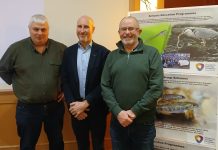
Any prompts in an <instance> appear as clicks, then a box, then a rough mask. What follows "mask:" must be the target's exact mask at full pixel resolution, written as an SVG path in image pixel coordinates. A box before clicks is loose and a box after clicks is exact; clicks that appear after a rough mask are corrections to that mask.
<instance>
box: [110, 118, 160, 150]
mask: <svg viewBox="0 0 218 150" xmlns="http://www.w3.org/2000/svg"><path fill="white" fill-rule="evenodd" d="M110 134H111V140H112V148H113V150H153V149H154V138H155V136H156V130H155V126H154V124H136V123H132V124H131V125H129V126H128V127H123V126H121V125H120V123H119V122H118V120H116V119H112V120H111V126H110Z"/></svg>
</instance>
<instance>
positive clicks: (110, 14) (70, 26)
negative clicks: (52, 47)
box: [45, 0, 129, 50]
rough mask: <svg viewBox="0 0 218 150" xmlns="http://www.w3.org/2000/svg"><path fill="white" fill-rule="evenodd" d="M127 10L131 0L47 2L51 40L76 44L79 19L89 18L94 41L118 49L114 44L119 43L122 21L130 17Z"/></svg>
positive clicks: (46, 12)
mask: <svg viewBox="0 0 218 150" xmlns="http://www.w3.org/2000/svg"><path fill="white" fill-rule="evenodd" d="M51 2H52V4H51ZM128 9H129V1H128V0H63V1H60V0H52V1H51V0H45V14H46V15H47V17H48V18H49V22H50V37H52V38H54V39H56V40H59V41H61V42H63V43H65V44H67V45H68V46H69V45H72V44H73V43H75V42H77V37H76V32H75V31H76V21H77V19H78V17H80V16H82V15H89V16H91V17H92V18H93V20H94V22H95V26H96V29H95V33H94V35H93V39H94V41H95V42H98V43H101V44H103V45H105V46H106V47H107V48H109V49H111V50H113V49H115V48H116V45H115V43H116V42H117V41H118V40H119V36H118V32H117V31H118V25H119V21H120V20H121V19H122V18H123V17H124V16H126V15H127V14H128Z"/></svg>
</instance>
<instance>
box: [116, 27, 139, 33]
mask: <svg viewBox="0 0 218 150" xmlns="http://www.w3.org/2000/svg"><path fill="white" fill-rule="evenodd" d="M138 29H139V28H134V27H123V28H120V29H119V31H120V32H126V31H127V30H128V31H129V32H133V31H135V30H138Z"/></svg>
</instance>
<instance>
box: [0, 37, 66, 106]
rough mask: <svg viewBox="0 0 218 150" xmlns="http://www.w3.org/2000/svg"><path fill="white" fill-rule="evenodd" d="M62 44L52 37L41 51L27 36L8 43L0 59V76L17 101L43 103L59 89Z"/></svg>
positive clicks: (48, 100) (54, 98) (55, 97)
mask: <svg viewBox="0 0 218 150" xmlns="http://www.w3.org/2000/svg"><path fill="white" fill-rule="evenodd" d="M65 48H66V46H65V45H63V44H61V43H59V42H56V41H54V40H52V39H49V40H48V45H47V48H46V50H45V52H44V53H43V54H40V53H38V52H37V51H36V50H35V48H34V46H33V44H32V41H31V39H30V38H26V39H23V40H21V41H18V42H16V43H14V44H12V45H11V46H10V47H9V48H8V50H7V51H6V53H5V54H4V55H3V57H2V59H1V60H0V76H1V77H2V79H3V80H5V81H6V82H7V83H8V84H12V86H13V90H14V93H15V95H16V96H17V98H18V100H20V101H22V102H24V103H47V102H50V101H52V100H56V99H57V95H58V91H60V65H61V62H62V56H63V51H64V49H65Z"/></svg>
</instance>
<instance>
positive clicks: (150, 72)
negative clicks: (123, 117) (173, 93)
mask: <svg viewBox="0 0 218 150" xmlns="http://www.w3.org/2000/svg"><path fill="white" fill-rule="evenodd" d="M117 46H118V49H117V50H115V51H113V52H111V53H110V54H109V55H108V57H107V60H106V63H105V66H104V70H103V73H102V78H101V87H102V95H103V98H104V100H105V102H106V103H107V105H108V107H109V109H110V111H111V112H112V114H113V115H114V116H117V115H118V114H119V113H120V111H122V110H129V109H131V110H132V111H133V112H134V113H135V114H136V119H135V122H138V123H153V121H154V119H155V112H156V102H157V99H158V98H159V97H160V96H161V94H162V88H163V68H162V63H161V58H160V55H159V53H158V51H157V50H156V49H155V48H153V47H151V46H146V45H144V44H143V42H142V40H141V39H139V45H138V46H137V48H136V49H135V50H134V51H133V52H131V53H129V54H128V53H127V52H125V51H124V49H123V45H122V43H121V41H120V42H118V43H117Z"/></svg>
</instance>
